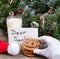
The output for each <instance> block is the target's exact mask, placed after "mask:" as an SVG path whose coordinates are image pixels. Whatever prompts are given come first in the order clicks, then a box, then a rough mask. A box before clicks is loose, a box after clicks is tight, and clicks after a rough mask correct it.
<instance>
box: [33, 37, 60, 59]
mask: <svg viewBox="0 0 60 59" xmlns="http://www.w3.org/2000/svg"><path fill="white" fill-rule="evenodd" d="M39 39H40V40H44V41H45V42H46V43H47V44H48V47H47V48H45V49H35V50H34V51H33V53H36V54H39V55H43V56H45V57H47V58H49V59H60V41H59V40H57V39H56V38H53V37H50V36H41V37H39Z"/></svg>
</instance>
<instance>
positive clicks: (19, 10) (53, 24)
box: [0, 0, 60, 39]
mask: <svg viewBox="0 0 60 59" xmlns="http://www.w3.org/2000/svg"><path fill="white" fill-rule="evenodd" d="M11 11H13V12H14V15H15V16H17V17H18V16H20V17H22V20H23V27H34V28H35V27H37V28H38V29H39V36H42V35H51V36H53V37H55V38H58V39H60V0H0V28H1V29H2V30H3V31H4V33H5V34H6V32H7V29H6V18H7V17H8V16H9V12H11ZM41 16H42V17H43V18H44V20H43V19H41V18H40V17H41ZM42 20H43V21H42Z"/></svg>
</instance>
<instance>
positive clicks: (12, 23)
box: [7, 16, 22, 29]
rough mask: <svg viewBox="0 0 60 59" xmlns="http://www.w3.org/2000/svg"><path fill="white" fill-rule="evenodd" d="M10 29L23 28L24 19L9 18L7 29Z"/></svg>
mask: <svg viewBox="0 0 60 59" xmlns="http://www.w3.org/2000/svg"><path fill="white" fill-rule="evenodd" d="M8 28H22V17H15V16H13V17H8V18H7V29H8Z"/></svg>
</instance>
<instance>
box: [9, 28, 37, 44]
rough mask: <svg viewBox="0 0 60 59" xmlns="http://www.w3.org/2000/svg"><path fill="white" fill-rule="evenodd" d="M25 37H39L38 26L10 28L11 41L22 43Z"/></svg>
mask: <svg viewBox="0 0 60 59" xmlns="http://www.w3.org/2000/svg"><path fill="white" fill-rule="evenodd" d="M25 37H32V38H38V28H19V29H18V28H9V29H8V38H9V43H12V42H16V43H18V44H22V43H23V41H24V40H25Z"/></svg>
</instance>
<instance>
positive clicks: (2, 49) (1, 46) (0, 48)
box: [0, 40, 9, 53]
mask: <svg viewBox="0 0 60 59" xmlns="http://www.w3.org/2000/svg"><path fill="white" fill-rule="evenodd" d="M8 45H9V44H8V43H4V42H3V41H1V40H0V53H6V52H7V47H8Z"/></svg>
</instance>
